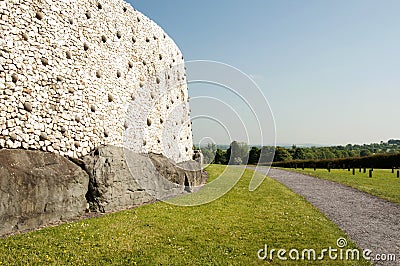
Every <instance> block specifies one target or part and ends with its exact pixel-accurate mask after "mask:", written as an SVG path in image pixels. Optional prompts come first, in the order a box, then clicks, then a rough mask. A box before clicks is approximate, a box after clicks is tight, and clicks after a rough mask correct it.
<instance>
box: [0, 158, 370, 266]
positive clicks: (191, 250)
mask: <svg viewBox="0 0 400 266" xmlns="http://www.w3.org/2000/svg"><path fill="white" fill-rule="evenodd" d="M223 169H224V166H215V165H213V166H210V167H209V168H208V171H209V174H210V177H211V179H215V178H216V177H217V176H218V175H219V174H220V173H221V172H222V171H223ZM239 170H240V169H236V170H234V171H239ZM252 174H253V171H250V170H246V172H245V174H244V175H243V177H242V178H241V179H240V180H239V182H238V183H237V184H236V186H235V187H234V188H233V189H232V190H231V191H230V192H229V193H227V194H226V195H224V196H223V197H221V198H220V199H218V200H216V201H213V202H211V203H209V204H205V205H201V206H197V207H179V206H174V205H170V204H167V203H163V202H159V203H156V204H151V205H146V206H142V207H139V208H136V209H133V210H129V211H123V212H119V213H114V214H108V215H104V216H102V217H99V218H93V219H88V220H84V221H80V222H75V223H68V224H63V225H60V226H57V227H51V228H46V229H43V230H40V231H35V232H31V233H28V234H24V235H18V236H13V237H9V238H6V239H0V264H2V265H42V264H44V265H260V264H261V265H262V264H270V265H279V264H282V265H286V264H288V263H289V261H286V262H285V261H280V260H278V259H277V258H275V260H274V261H272V262H271V261H261V260H259V259H258V258H257V251H258V250H259V249H261V248H264V246H265V244H268V246H269V247H270V248H275V249H281V248H282V249H287V250H290V249H292V248H296V249H298V250H302V249H315V250H317V251H320V250H322V249H324V248H329V246H332V247H333V248H336V240H337V239H338V238H340V237H346V235H345V234H344V233H343V232H342V231H341V230H340V229H339V228H338V227H336V226H335V225H334V224H333V223H332V222H331V221H329V220H328V219H327V218H325V216H323V215H322V214H321V213H320V212H319V211H318V210H316V209H315V208H314V207H312V206H311V205H310V204H309V203H307V202H306V201H305V200H304V199H303V198H301V197H300V196H297V195H296V194H294V193H293V192H291V191H290V190H289V189H287V188H285V187H284V186H282V185H280V184H279V183H277V182H276V181H274V180H271V179H266V180H265V181H264V183H263V184H262V185H261V186H260V188H259V189H258V190H256V191H254V192H249V191H248V186H249V182H250V179H251V177H252ZM349 242H350V241H349ZM349 247H352V248H354V245H353V244H352V243H350V244H349ZM290 262H291V263H289V264H292V265H298V264H302V265H306V264H307V265H310V264H313V265H314V264H324V265H335V264H336V265H360V264H361V262H355V261H347V262H346V261H336V262H335V261H316V262H310V261H300V262H299V261H290ZM362 264H367V263H366V262H363V263H362Z"/></svg>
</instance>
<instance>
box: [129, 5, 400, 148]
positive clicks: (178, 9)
mask: <svg viewBox="0 0 400 266" xmlns="http://www.w3.org/2000/svg"><path fill="white" fill-rule="evenodd" d="M128 2H130V3H131V4H132V5H133V6H134V7H135V8H136V9H138V10H139V11H141V12H142V13H144V14H146V15H147V16H148V17H150V18H151V19H152V20H154V21H155V22H157V23H158V24H159V25H160V26H161V27H162V28H163V29H164V30H165V31H166V32H167V33H168V34H169V35H170V36H171V37H172V38H173V39H174V40H175V42H176V43H177V45H178V46H179V47H180V49H181V50H182V52H183V54H184V56H185V59H186V60H196V59H205V60H214V61H220V62H224V63H226V64H230V65H232V66H234V67H237V68H238V69H240V70H242V71H243V72H245V73H247V74H249V75H250V76H251V77H253V78H254V80H255V81H256V82H257V83H258V85H259V87H260V88H261V90H262V91H263V93H264V94H265V96H266V97H267V99H268V101H269V103H270V106H271V109H272V111H273V114H274V117H275V121H276V139H277V142H278V143H288V144H301V143H315V144H347V143H371V142H379V141H381V140H384V141H387V140H388V139H390V138H398V139H400V121H399V120H400V119H399V115H400V16H399V13H400V1H398V0H382V1H378V0H373V1H372V0H330V1H328V0H325V1H322V0H297V1H294V0H247V1H238V0H202V1H194V0H186V1H185V0H179V1H178V0H136V1H133V0H128ZM191 87H192V86H189V88H190V90H191V92H190V93H191V94H192V95H193V96H196V86H193V89H192V88H191ZM194 108H197V107H196V106H192V109H194ZM193 112H196V110H193ZM207 134H211V133H210V130H209V129H207V128H204V126H203V127H198V128H196V127H195V126H194V137H195V141H196V142H198V141H199V138H202V137H205V136H206V135H207ZM215 134H217V133H215ZM210 137H213V136H212V134H211V136H210ZM215 138H216V141H217V142H220V141H221V140H219V139H218V136H215ZM253 144H256V143H253Z"/></svg>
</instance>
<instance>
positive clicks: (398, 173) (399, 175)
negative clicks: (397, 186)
mask: <svg viewBox="0 0 400 266" xmlns="http://www.w3.org/2000/svg"><path fill="white" fill-rule="evenodd" d="M397 178H400V170H397Z"/></svg>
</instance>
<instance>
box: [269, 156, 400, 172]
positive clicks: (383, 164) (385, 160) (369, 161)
mask: <svg viewBox="0 0 400 266" xmlns="http://www.w3.org/2000/svg"><path fill="white" fill-rule="evenodd" d="M272 165H273V166H275V167H283V168H297V167H298V168H302V167H304V168H314V167H315V168H323V169H328V168H331V169H335V168H336V169H340V168H360V167H361V168H380V169H391V168H393V167H395V168H399V167H400V154H378V155H372V156H367V157H351V158H338V159H326V160H295V161H286V162H274V163H273V164H272Z"/></svg>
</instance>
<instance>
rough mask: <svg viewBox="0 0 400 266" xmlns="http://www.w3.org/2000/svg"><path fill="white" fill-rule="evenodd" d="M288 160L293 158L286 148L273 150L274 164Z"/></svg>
mask: <svg viewBox="0 0 400 266" xmlns="http://www.w3.org/2000/svg"><path fill="white" fill-rule="evenodd" d="M290 160H293V157H292V155H291V154H290V152H289V151H288V150H287V149H286V148H283V147H276V148H275V156H274V162H283V161H290Z"/></svg>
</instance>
